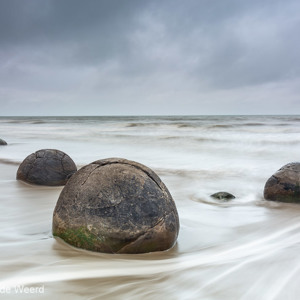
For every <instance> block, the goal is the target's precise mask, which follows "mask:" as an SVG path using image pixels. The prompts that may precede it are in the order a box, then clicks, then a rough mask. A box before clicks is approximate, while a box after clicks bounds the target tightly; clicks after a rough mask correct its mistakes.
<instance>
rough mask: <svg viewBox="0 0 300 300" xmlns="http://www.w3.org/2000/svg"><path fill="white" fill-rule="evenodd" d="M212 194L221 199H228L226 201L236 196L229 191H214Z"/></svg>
mask: <svg viewBox="0 0 300 300" xmlns="http://www.w3.org/2000/svg"><path fill="white" fill-rule="evenodd" d="M210 196H211V197H213V198H216V199H219V200H226V201H228V200H231V199H234V198H235V196H233V195H232V194H230V193H227V192H217V193H214V194H212V195H210Z"/></svg>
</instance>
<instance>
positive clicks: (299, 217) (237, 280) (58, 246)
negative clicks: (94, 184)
mask: <svg viewBox="0 0 300 300" xmlns="http://www.w3.org/2000/svg"><path fill="white" fill-rule="evenodd" d="M0 138H2V139H4V140H6V142H7V143H8V146H0V167H1V172H0V191H1V193H0V211H1V217H0V226H1V232H0V258H1V260H0V297H1V298H2V297H3V299H52V298H53V297H57V299H72V300H75V299H93V300H94V299H130V300H132V299H133V300H140V299H143V300H148V299H158V298H161V299H172V300H176V299H178V300H183V299H186V300H191V299H195V300H196V299H197V300H198V299H205V300H215V299H221V300H227V299H228V300H235V299H239V300H248V299H249V300H254V299H258V300H261V299H263V300H275V299H276V300H279V299H280V300H281V299H285V300H287V299H293V300H297V299H299V295H300V286H299V284H298V280H297V279H298V278H299V276H300V205H297V204H287V203H277V202H271V201H266V200H264V199H263V189H264V185H265V182H266V181H267V179H268V178H269V177H270V176H271V175H272V174H273V173H275V172H276V171H277V170H278V169H279V168H280V167H282V166H283V165H285V164H287V163H289V162H293V161H299V160H300V116H297V115H293V116H126V117H0ZM40 149H58V150H61V151H63V152H65V153H67V154H68V155H69V156H70V157H71V158H72V159H73V160H74V162H75V163H76V165H77V166H78V168H80V167H82V166H84V165H86V164H88V163H91V162H93V161H95V160H98V159H103V158H109V157H121V158H126V159H129V160H134V161H137V162H139V163H142V164H144V165H146V166H148V167H150V168H151V169H153V170H154V171H155V172H156V173H157V174H158V175H159V177H160V178H161V179H162V181H163V182H164V183H165V185H166V186H167V187H168V189H169V191H170V193H171V195H172V197H173V199H174V201H175V203H176V206H177V210H178V213H179V219H180V232H179V236H178V240H177V243H176V244H175V246H174V247H173V248H172V249H170V250H168V251H163V252H154V253H147V254H137V255H134V254H127V255H124V254H104V253H94V252H89V251H84V250H80V249H77V248H74V247H71V246H69V245H67V244H65V243H64V242H62V241H61V240H59V239H55V238H53V236H52V232H51V227H52V214H53V210H54V207H55V204H56V201H57V199H58V197H59V194H60V192H61V190H62V188H63V187H45V186H33V185H29V184H25V183H24V182H19V181H17V180H16V179H15V178H16V172H17V169H18V166H19V164H20V163H21V162H22V161H23V160H24V159H25V157H26V156H28V155H29V154H31V153H33V152H35V151H37V150H40ZM219 191H226V192H229V193H231V194H233V195H235V197H236V198H235V199H233V200H231V201H220V200H216V199H213V198H212V197H210V195H211V194H213V193H215V192H219Z"/></svg>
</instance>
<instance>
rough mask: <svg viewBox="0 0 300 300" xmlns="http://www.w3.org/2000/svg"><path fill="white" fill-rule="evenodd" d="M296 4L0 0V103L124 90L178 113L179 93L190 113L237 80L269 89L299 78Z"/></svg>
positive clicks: (109, 97) (104, 97)
mask: <svg viewBox="0 0 300 300" xmlns="http://www.w3.org/2000/svg"><path fill="white" fill-rule="evenodd" d="M299 10H300V4H298V1H295V0H273V1H271V0H261V1H258V0H253V1H244V0H224V1H211V0H188V1H181V0H180V1H179V0H172V1H171V0H165V1H158V0H152V1H140V0H126V1H124V0H118V1H116V0H101V1H100V0H88V1H82V0H43V1H40V0H26V1H20V0H3V1H0V82H1V83H0V102H1V103H2V102H4V101H6V99H11V100H10V101H19V102H18V103H25V102H26V101H27V103H29V102H30V101H33V102H34V101H35V100H36V101H39V102H40V103H42V102H43V101H48V99H54V98H55V99H56V100H55V101H57V102H60V103H62V102H64V101H65V103H71V102H72V101H73V103H74V107H75V108H74V109H75V111H76V105H77V106H78V111H79V113H80V112H81V111H82V110H81V109H79V107H81V106H80V104H79V103H80V97H85V95H88V99H89V100H86V101H88V102H89V103H90V106H91V107H92V106H93V105H96V106H102V107H103V108H104V109H105V108H107V111H111V110H113V108H116V107H119V109H121V108H122V109H125V108H124V105H123V104H121V103H123V102H122V101H124V100H118V98H120V99H121V98H122V99H124V97H127V98H129V97H130V98H131V99H133V100H130V101H133V103H134V104H133V105H132V109H133V112H132V114H134V113H135V112H136V113H142V112H141V111H142V110H143V107H144V109H145V111H150V107H151V112H153V113H155V108H153V106H154V105H155V104H157V103H160V104H161V105H160V107H165V111H166V113H168V111H167V109H168V107H170V106H172V103H176V105H173V108H174V109H175V108H176V109H175V111H178V113H180V112H182V111H183V109H182V108H180V103H182V101H187V100H184V98H185V99H189V103H191V106H192V105H194V106H195V108H194V109H192V108H189V111H195V113H196V111H197V109H198V110H199V112H200V111H201V109H200V108H201V104H204V105H206V106H207V109H206V110H205V112H207V111H213V110H214V107H216V105H218V106H219V107H225V106H224V105H221V102H220V101H221V100H218V98H222V97H232V98H233V99H238V98H239V97H241V98H245V97H243V95H242V93H243V88H249V89H252V88H253V89H254V90H255V88H256V87H257V90H258V91H261V95H262V97H267V96H268V97H269V95H270V91H269V89H268V93H265V92H263V91H264V89H266V88H265V86H267V85H269V84H276V83H278V84H279V83H283V84H287V86H289V87H290V88H291V89H292V86H293V85H296V84H297V80H296V79H297V78H299V77H300V69H299V68H300V61H299V54H298V53H300V42H299V39H298V38H297V37H298V32H299V26H300V17H299V16H298V11H299ZM289 82H292V83H293V85H289ZM226 90H227V92H224V91H226ZM251 91H252V90H251ZM282 91H284V92H285V93H286V94H287V89H286V88H282ZM251 93H252V92H251ZM253 94H255V93H253ZM22 95H23V96H22ZM220 95H222V97H220ZM280 95H283V92H282V93H281V94H280ZM274 96H276V95H274ZM287 97H290V98H291V99H292V98H293V101H295V97H294V96H292V95H291V94H290V93H289V94H287ZM33 98H34V99H35V100H34V99H33ZM86 98H87V97H86ZM171 98H172V100H171ZM58 99H59V100H58ZM206 99H211V101H208V100H206ZM108 101H111V102H112V103H114V104H112V105H109V104H108V103H107V102H108ZM118 101H119V102H118ZM236 101H237V100H236ZM278 101H279V100H278ZM118 103H119V105H118ZM162 103H163V105H162ZM229 103H231V104H232V103H233V102H231V101H229ZM66 105H67V104H66ZM232 106H233V104H232ZM238 106H239V107H241V106H242V104H241V103H239V105H238ZM3 107H4V106H3ZM5 107H6V111H9V110H10V109H11V108H10V107H12V106H11V105H6V106H5ZM61 107H63V106H61ZM66 107H67V106H66ZM136 107H141V111H140V110H138V109H135V108H136ZM228 107H229V108H228V109H230V106H228ZM126 109H127V108H126ZM185 111H188V110H187V108H185ZM92 112H93V111H92V110H91V113H92ZM53 113H54V114H55V109H53ZM86 113H87V114H88V111H87V112H86ZM120 113H121V112H119V114H120Z"/></svg>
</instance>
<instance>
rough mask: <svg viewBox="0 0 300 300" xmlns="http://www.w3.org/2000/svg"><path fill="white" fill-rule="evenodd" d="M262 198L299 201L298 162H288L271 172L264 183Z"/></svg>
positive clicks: (299, 177) (299, 172)
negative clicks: (273, 172)
mask: <svg viewBox="0 0 300 300" xmlns="http://www.w3.org/2000/svg"><path fill="white" fill-rule="evenodd" d="M264 198H265V199H266V200H272V201H280V202H290V203H300V162H292V163H289V164H287V165H285V166H283V167H282V168H280V169H279V170H278V171H277V172H276V173H275V174H273V175H272V176H271V177H270V178H269V179H268V181H267V182H266V184H265V188H264Z"/></svg>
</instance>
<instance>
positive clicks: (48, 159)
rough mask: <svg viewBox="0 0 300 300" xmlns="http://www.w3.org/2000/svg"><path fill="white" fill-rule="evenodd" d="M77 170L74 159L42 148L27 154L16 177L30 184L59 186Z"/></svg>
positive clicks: (62, 153) (57, 151)
mask: <svg viewBox="0 0 300 300" xmlns="http://www.w3.org/2000/svg"><path fill="white" fill-rule="evenodd" d="M76 171H77V167H76V165H75V163H74V161H73V160H72V159H71V158H70V157H69V156H68V155H67V154H66V153H64V152H62V151H59V150H55V149H42V150H39V151H37V152H35V153H32V154H30V155H29V156H27V157H26V158H25V159H24V161H23V162H22V163H21V164H20V166H19V169H18V171H17V179H18V180H22V181H25V182H27V183H31V184H39V185H47V186H60V185H65V184H66V183H67V181H68V179H69V178H70V177H71V176H72V175H73V174H74V173H75V172H76Z"/></svg>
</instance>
